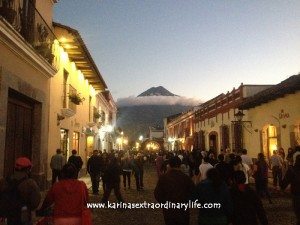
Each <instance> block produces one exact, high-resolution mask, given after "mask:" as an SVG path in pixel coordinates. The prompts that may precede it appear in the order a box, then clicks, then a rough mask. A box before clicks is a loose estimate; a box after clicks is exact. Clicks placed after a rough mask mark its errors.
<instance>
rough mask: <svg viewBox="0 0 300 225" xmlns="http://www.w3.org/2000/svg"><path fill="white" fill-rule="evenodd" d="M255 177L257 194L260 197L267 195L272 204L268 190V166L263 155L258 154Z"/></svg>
mask: <svg viewBox="0 0 300 225" xmlns="http://www.w3.org/2000/svg"><path fill="white" fill-rule="evenodd" d="M253 177H254V180H255V188H256V192H257V194H258V195H259V196H260V197H263V196H264V195H266V197H267V198H268V200H269V202H270V203H272V201H271V195H270V192H269V188H268V164H267V162H266V159H265V156H264V154H263V153H258V156H257V162H256V163H255V165H254V171H253Z"/></svg>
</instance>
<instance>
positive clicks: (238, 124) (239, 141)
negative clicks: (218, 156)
mask: <svg viewBox="0 0 300 225" xmlns="http://www.w3.org/2000/svg"><path fill="white" fill-rule="evenodd" d="M244 116H245V114H244V113H243V112H242V111H241V110H239V111H238V112H237V113H235V114H234V117H235V119H236V120H235V121H231V122H232V123H233V125H234V129H233V132H234V137H235V146H234V148H235V150H236V151H237V150H241V149H243V147H244V142H243V140H244V132H243V127H244V123H250V125H251V126H252V122H251V121H245V120H243V117H244ZM248 131H249V130H248ZM249 132H250V131H249ZM250 133H251V132H250Z"/></svg>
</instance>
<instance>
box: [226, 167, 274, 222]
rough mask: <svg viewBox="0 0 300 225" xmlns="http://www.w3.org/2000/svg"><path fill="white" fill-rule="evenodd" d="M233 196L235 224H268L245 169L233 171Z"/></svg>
mask: <svg viewBox="0 0 300 225" xmlns="http://www.w3.org/2000/svg"><path fill="white" fill-rule="evenodd" d="M233 182H234V184H233V186H232V188H231V198H232V203H233V216H232V224H233V225H258V224H259V223H258V220H259V221H260V224H262V225H267V224H268V219H267V216H266V213H265V210H264V208H263V205H262V202H261V200H260V198H259V196H258V195H257V194H256V192H255V191H254V190H252V189H251V188H250V187H249V186H248V185H247V184H245V183H246V176H245V173H244V172H243V171H240V170H239V171H235V172H234V173H233Z"/></svg>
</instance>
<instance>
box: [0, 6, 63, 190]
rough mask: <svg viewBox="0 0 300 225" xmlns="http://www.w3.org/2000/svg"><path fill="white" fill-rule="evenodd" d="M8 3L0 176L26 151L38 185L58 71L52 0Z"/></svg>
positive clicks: (0, 70) (2, 43)
mask: <svg viewBox="0 0 300 225" xmlns="http://www.w3.org/2000/svg"><path fill="white" fill-rule="evenodd" d="M9 2H10V3H9V4H8V2H4V1H2V2H1V5H0V166H1V169H0V177H3V176H6V175H8V174H10V173H11V172H12V171H13V167H14V161H15V159H16V158H17V157H19V156H27V157H29V158H30V159H31V160H32V162H33V165H34V166H33V169H32V176H33V177H34V178H36V180H37V181H38V182H39V184H40V185H41V186H43V185H44V184H45V183H44V181H45V177H46V171H45V165H44V163H43V162H44V161H45V159H47V147H48V146H47V145H48V134H47V132H48V127H49V120H48V115H49V105H50V80H51V78H52V77H53V76H54V75H55V74H56V72H57V69H56V67H55V66H53V64H52V61H53V55H52V54H51V53H52V52H51V47H52V43H53V41H54V39H55V36H54V34H53V31H52V7H53V4H54V3H55V2H56V1H48V0H47V1H46V0H40V1H36V2H37V3H36V5H33V4H32V1H27V0H24V1H17V0H16V1H9ZM21 3H23V4H21Z"/></svg>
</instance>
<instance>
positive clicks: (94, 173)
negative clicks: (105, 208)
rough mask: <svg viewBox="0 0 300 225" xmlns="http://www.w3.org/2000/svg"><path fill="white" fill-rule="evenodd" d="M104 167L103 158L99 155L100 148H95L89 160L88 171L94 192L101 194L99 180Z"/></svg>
mask: <svg viewBox="0 0 300 225" xmlns="http://www.w3.org/2000/svg"><path fill="white" fill-rule="evenodd" d="M102 167H103V162H102V158H101V157H100V156H99V152H98V150H94V151H93V155H92V156H91V157H90V158H89V160H88V161H87V172H88V173H89V174H90V176H91V181H92V189H93V194H99V182H100V175H101V171H102Z"/></svg>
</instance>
